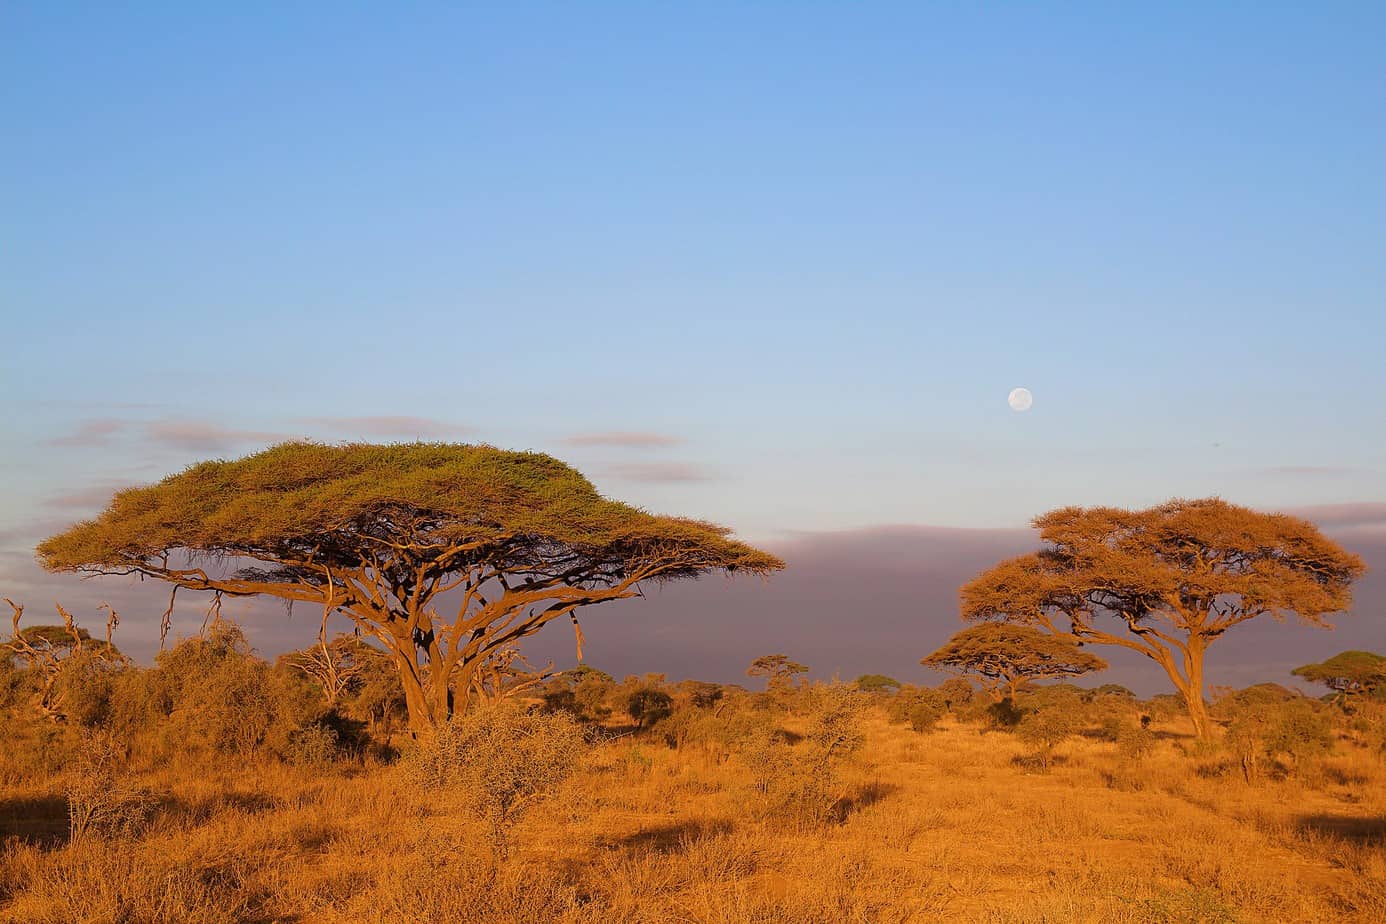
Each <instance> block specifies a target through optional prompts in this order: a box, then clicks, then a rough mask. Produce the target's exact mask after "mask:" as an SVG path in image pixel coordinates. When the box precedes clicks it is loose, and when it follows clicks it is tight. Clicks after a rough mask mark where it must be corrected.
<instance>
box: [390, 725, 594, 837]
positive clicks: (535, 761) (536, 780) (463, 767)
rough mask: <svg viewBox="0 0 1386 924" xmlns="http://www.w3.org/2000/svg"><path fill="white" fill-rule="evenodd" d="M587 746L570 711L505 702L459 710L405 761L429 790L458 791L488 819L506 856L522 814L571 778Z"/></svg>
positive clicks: (413, 779)
mask: <svg viewBox="0 0 1386 924" xmlns="http://www.w3.org/2000/svg"><path fill="white" fill-rule="evenodd" d="M583 751H584V744H583V736H582V729H581V727H580V726H579V725H578V724H577V723H576V722H574V721H573V720H572V719H571V718H569V717H568V716H566V715H562V714H557V713H544V712H532V713H525V712H520V711H519V710H518V709H516V708H515V707H513V706H512V705H510V704H507V703H501V704H496V705H485V706H482V707H480V708H478V709H476V710H474V711H472V712H469V713H467V714H466V715H462V716H455V717H454V718H453V719H452V721H450V722H448V723H446V724H444V725H442V726H440V727H439V728H438V730H437V733H436V735H435V736H434V737H433V738H432V739H430V740H427V741H424V742H420V743H419V744H417V745H415V747H414V748H412V749H411V750H409V751H407V752H406V753H405V755H404V758H403V759H402V760H401V762H400V766H401V771H402V773H403V775H404V778H405V780H406V781H407V782H409V783H410V784H411V785H413V786H415V787H416V788H418V789H419V790H420V791H421V792H422V793H423V794H424V795H426V796H427V795H430V794H436V795H446V797H447V798H448V799H452V798H453V797H454V794H456V795H457V796H460V797H461V799H463V800H464V801H465V802H466V804H467V805H468V806H469V807H470V808H471V810H472V811H473V812H474V813H475V814H476V815H477V816H478V817H479V818H481V819H482V820H483V821H485V822H486V823H487V824H488V825H489V829H490V835H491V843H492V847H493V849H494V850H495V853H496V855H497V856H499V857H503V856H504V855H505V854H506V853H507V832H508V830H509V827H510V825H511V824H512V823H513V821H514V820H515V818H516V817H517V815H518V814H519V813H520V812H521V811H522V810H523V809H524V807H526V805H527V804H528V803H530V802H531V801H532V800H533V799H535V798H537V797H539V796H541V795H543V794H544V793H547V792H549V791H550V790H552V789H553V788H554V787H556V786H557V785H558V784H559V783H561V782H562V781H563V780H564V779H566V778H567V777H568V775H569V774H571V773H572V772H573V769H574V768H575V767H576V766H577V763H578V760H579V759H580V758H581V756H582V754H583Z"/></svg>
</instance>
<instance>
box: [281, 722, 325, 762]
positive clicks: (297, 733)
mask: <svg viewBox="0 0 1386 924" xmlns="http://www.w3.org/2000/svg"><path fill="white" fill-rule="evenodd" d="M337 751H338V740H337V733H336V732H335V731H333V730H332V729H331V728H329V727H328V726H326V725H318V724H314V725H308V726H306V727H304V728H299V729H296V730H294V731H293V732H292V733H291V734H290V735H289V741H288V745H287V747H286V748H285V751H284V759H285V760H287V761H288V762H289V763H291V764H294V765H295V766H299V767H322V766H326V765H327V764H330V763H332V761H333V760H334V759H335V758H336V757H337Z"/></svg>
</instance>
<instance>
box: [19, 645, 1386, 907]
mask: <svg viewBox="0 0 1386 924" xmlns="http://www.w3.org/2000/svg"><path fill="white" fill-rule="evenodd" d="M45 632H46V633H47V638H48V644H49V645H50V647H49V648H48V649H45V650H47V651H49V652H50V653H51V654H52V655H53V658H52V659H51V660H52V662H53V663H57V664H58V665H59V668H58V670H57V671H56V673H55V674H53V675H52V677H50V676H49V674H48V673H47V672H46V671H45V669H44V667H43V665H42V664H40V663H38V662H34V661H32V660H26V659H25V658H23V657H11V658H9V659H7V660H6V661H5V664H4V674H3V678H2V680H3V682H0V690H3V695H4V697H5V701H4V707H5V729H6V742H7V743H6V747H5V749H4V751H3V757H2V758H0V834H2V835H3V838H4V848H3V853H0V920H4V921H14V922H34V924H42V922H53V924H58V922H74V921H91V922H144V921H149V922H154V921H177V922H189V924H202V922H208V924H210V922H232V921H263V922H271V921H296V922H356V921H362V922H377V921H378V922H396V921H410V922H413V921H420V922H538V921H571V922H579V921H581V922H589V921H590V922H611V921H630V922H651V924H663V922H726V924H730V922H743V921H746V922H838V921H858V922H889V921H901V922H903V921H934V920H958V921H977V922H1041V921H1045V922H1059V921H1093V922H1109V921H1130V922H1148V921H1168V922H1193V921H1218V922H1223V921H1225V922H1232V921H1247V922H1252V921H1267V922H1269V921H1321V922H1339V921H1374V920H1381V919H1382V918H1383V916H1386V760H1384V759H1383V758H1386V752H1383V743H1386V703H1382V702H1380V701H1379V698H1378V697H1377V695H1376V692H1375V691H1376V689H1377V686H1376V683H1377V681H1376V680H1375V679H1374V678H1375V676H1376V675H1374V674H1373V675H1371V677H1370V678H1369V680H1368V685H1369V686H1370V689H1369V690H1357V691H1356V692H1354V693H1353V694H1351V695H1347V696H1342V695H1339V694H1336V693H1332V692H1331V693H1330V697H1329V699H1330V700H1332V701H1321V700H1318V699H1314V698H1310V697H1306V696H1303V695H1302V694H1299V693H1296V692H1292V691H1290V690H1287V689H1285V688H1283V687H1280V686H1278V685H1275V684H1263V685H1261V686H1257V687H1252V688H1249V689H1246V690H1239V691H1219V695H1218V696H1217V698H1216V699H1215V700H1214V701H1213V702H1212V703H1211V705H1210V708H1209V711H1210V715H1211V716H1212V717H1213V721H1214V723H1215V724H1216V727H1217V728H1216V730H1217V737H1216V739H1215V740H1214V741H1211V742H1208V741H1200V740H1199V739H1197V738H1196V737H1195V735H1194V734H1193V727H1192V725H1191V723H1190V721H1189V719H1188V717H1187V714H1186V711H1185V709H1184V705H1185V704H1184V703H1183V701H1182V699H1181V698H1179V697H1175V696H1158V697H1155V698H1154V699H1152V700H1147V701H1141V700H1138V699H1136V698H1135V697H1134V696H1133V695H1132V694H1131V693H1130V692H1129V691H1127V690H1125V689H1123V688H1121V687H1119V686H1116V685H1112V684H1107V685H1103V686H1098V687H1095V688H1092V689H1080V688H1078V687H1076V686H1073V685H1071V684H1067V683H1059V684H1051V685H1046V686H1036V685H1034V684H1032V683H1029V682H1028V681H1022V682H1021V683H1020V684H1019V688H1018V692H1017V693H1016V695H1015V698H1014V699H1013V700H1012V699H1011V698H1009V697H1005V698H998V697H997V696H995V695H992V694H990V693H988V692H985V691H982V690H976V689H974V688H973V686H972V685H971V684H969V683H968V682H967V681H965V680H962V679H960V678H955V679H952V680H948V681H945V682H944V683H942V684H940V685H939V686H937V687H923V686H914V685H910V684H900V683H899V682H898V681H895V680H893V679H891V678H888V677H883V676H879V675H876V676H868V677H863V678H861V679H860V681H858V682H855V683H843V682H836V683H826V684H824V683H820V684H809V683H806V682H804V681H803V680H802V675H801V673H800V672H801V671H802V669H803V665H799V664H796V663H794V662H793V661H792V660H790V659H788V658H785V657H783V656H767V657H766V658H762V659H758V660H757V662H756V664H755V666H754V667H753V668H752V673H754V674H755V675H756V676H757V677H764V678H765V679H766V680H767V688H766V689H765V690H764V691H763V692H750V691H748V690H746V689H743V688H741V687H738V686H722V685H717V684H711V683H701V682H691V681H686V682H681V683H670V682H668V681H667V680H666V679H665V678H664V677H662V676H659V675H647V676H643V677H628V678H625V679H624V680H616V679H614V678H611V677H609V676H607V675H605V674H603V673H602V672H601V671H598V670H595V669H592V668H580V669H578V670H576V671H568V672H564V673H560V674H556V675H549V676H545V673H544V672H542V671H540V672H529V671H526V670H523V669H521V668H520V667H518V666H517V665H519V664H520V663H521V662H519V660H518V659H516V658H514V657H509V658H507V659H505V661H504V663H505V665H507V668H506V670H503V671H499V672H498V673H497V675H496V677H497V683H496V685H495V686H494V687H491V688H489V692H490V695H487V696H485V697H474V698H473V704H472V706H471V707H470V708H469V709H468V710H467V711H466V712H465V713H460V714H457V715H455V716H454V717H453V718H452V720H450V721H449V722H447V723H445V724H444V725H443V726H442V727H441V728H440V729H439V731H438V733H437V734H436V735H434V736H432V737H430V738H427V739H420V740H415V739H413V738H411V737H410V736H409V734H408V733H407V732H402V731H401V728H402V727H403V726H404V718H405V715H406V708H405V704H404V696H403V693H402V691H401V690H400V688H399V685H398V683H397V682H394V681H393V673H392V671H391V670H390V664H389V663H388V660H387V659H386V657H385V655H384V653H383V652H380V651H379V650H378V649H374V648H371V647H370V646H366V645H364V644H362V643H360V642H359V640H356V639H354V638H352V637H350V636H346V637H343V638H341V639H339V640H337V641H336V642H335V643H331V644H329V645H327V646H315V647H314V648H310V649H307V650H305V651H304V652H299V653H296V654H293V655H288V656H285V657H282V658H280V659H278V660H277V662H275V663H273V664H270V663H267V662H266V661H264V660H262V659H260V658H258V657H257V656H256V655H255V654H254V653H253V652H251V651H250V650H249V648H248V646H247V645H246V642H245V640H244V637H243V636H242V635H241V633H240V632H239V630H237V629H236V627H235V626H234V625H230V624H228V623H224V622H216V623H214V624H212V625H210V626H208V627H207V629H206V630H205V631H204V632H203V633H202V634H201V635H200V636H197V637H194V638H191V639H187V640H184V641H182V642H180V643H179V644H177V645H175V646H173V647H171V648H170V649H169V650H168V651H166V652H164V653H163V654H161V655H160V656H159V658H158V662H157V664H156V666H154V667H153V668H149V669H145V668H139V667H136V666H134V665H131V664H130V663H128V662H127V661H125V660H124V659H123V658H121V657H120V656H119V653H118V652H117V651H116V650H115V649H114V647H113V646H106V645H95V646H90V645H88V644H83V645H82V646H81V647H80V648H78V647H77V646H75V645H63V644H62V635H61V633H60V632H59V631H57V630H56V629H50V630H45ZM38 634H42V633H31V643H33V642H35V641H36V639H35V638H33V636H36V635H38ZM69 638H70V636H69ZM54 643H57V644H54ZM39 644H40V645H41V644H42V643H39ZM324 649H325V650H324ZM11 650H13V649H11ZM315 652H316V655H315ZM1358 660H1360V659H1358ZM324 664H330V665H331V666H332V670H328V671H324V670H323V669H322V668H323V666H324ZM314 665H316V666H314ZM343 674H344V675H345V679H344V680H343V681H342V682H340V683H335V684H334V683H332V682H325V681H324V678H327V677H332V676H340V675H343ZM50 679H51V680H52V683H51V684H49V681H50ZM755 683H756V685H757V686H759V681H756V682H755ZM1325 683H1326V684H1327V681H1325ZM1330 686H1331V685H1330ZM46 687H47V689H48V693H47V699H46V700H44V701H43V703H42V705H43V708H39V706H40V700H42V699H43V693H44V689H45V688H46ZM1333 689H1336V688H1333Z"/></svg>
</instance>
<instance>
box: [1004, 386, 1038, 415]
mask: <svg viewBox="0 0 1386 924" xmlns="http://www.w3.org/2000/svg"><path fill="white" fill-rule="evenodd" d="M1006 403H1007V404H1009V405H1010V406H1011V410H1013V411H1016V412H1019V411H1028V410H1029V409H1030V405H1032V404H1034V403H1035V396H1034V395H1032V394H1030V389H1028V388H1012V389H1011V393H1010V394H1009V395H1007V396H1006Z"/></svg>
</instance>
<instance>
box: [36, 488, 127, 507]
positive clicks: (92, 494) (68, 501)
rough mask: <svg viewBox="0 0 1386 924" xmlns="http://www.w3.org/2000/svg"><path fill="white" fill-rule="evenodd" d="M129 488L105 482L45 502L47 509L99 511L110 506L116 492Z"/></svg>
mask: <svg viewBox="0 0 1386 924" xmlns="http://www.w3.org/2000/svg"><path fill="white" fill-rule="evenodd" d="M123 487H127V485H126V483H125V482H118V481H103V482H101V483H99V484H94V485H90V486H88V487H85V488H79V489H77V490H75V491H68V492H66V493H63V494H55V495H53V496H52V497H49V498H47V499H45V500H44V502H43V505H44V506H45V507H58V508H62V509H64V510H99V509H102V508H104V507H105V506H106V504H108V503H109V502H110V500H111V498H112V497H113V496H114V495H115V492H116V491H119V490H120V489H121V488H123Z"/></svg>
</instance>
